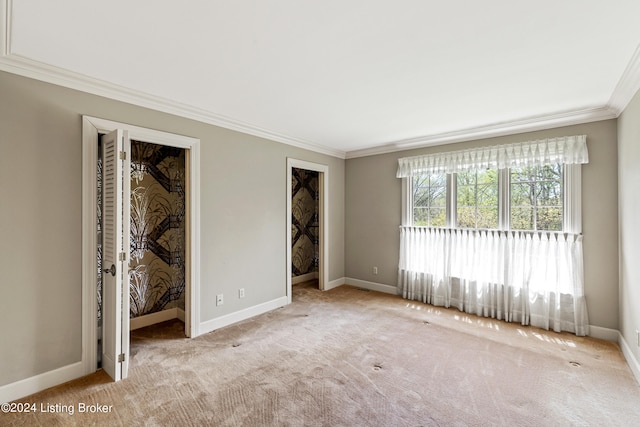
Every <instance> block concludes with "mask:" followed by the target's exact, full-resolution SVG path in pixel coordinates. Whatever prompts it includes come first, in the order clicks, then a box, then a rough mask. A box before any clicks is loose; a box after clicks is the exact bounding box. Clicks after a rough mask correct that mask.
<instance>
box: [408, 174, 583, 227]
mask: <svg viewBox="0 0 640 427" xmlns="http://www.w3.org/2000/svg"><path fill="white" fill-rule="evenodd" d="M562 168H563V170H562V181H563V182H562V186H563V203H562V205H563V206H562V230H561V231H551V230H514V231H519V232H525V233H535V232H542V233H573V234H580V233H582V165H581V164H564V165H562ZM446 175H447V176H446V178H447V196H446V197H447V206H446V208H447V210H446V218H447V221H446V226H445V227H434V226H425V227H434V228H450V229H464V230H475V229H473V228H467V227H457V226H456V224H457V221H456V213H457V200H456V199H457V188H456V183H457V174H456V173H446ZM413 207H414V206H413V177H407V178H402V225H403V226H407V227H413V226H414V225H413ZM417 227H419V226H417ZM488 230H499V231H511V169H509V168H507V169H500V170H498V228H497V229H488Z"/></svg>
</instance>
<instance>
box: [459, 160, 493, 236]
mask: <svg viewBox="0 0 640 427" xmlns="http://www.w3.org/2000/svg"><path fill="white" fill-rule="evenodd" d="M456 187H457V188H456V225H457V226H458V227H459V228H498V171H497V170H495V169H487V170H483V171H473V172H461V173H457V174H456Z"/></svg>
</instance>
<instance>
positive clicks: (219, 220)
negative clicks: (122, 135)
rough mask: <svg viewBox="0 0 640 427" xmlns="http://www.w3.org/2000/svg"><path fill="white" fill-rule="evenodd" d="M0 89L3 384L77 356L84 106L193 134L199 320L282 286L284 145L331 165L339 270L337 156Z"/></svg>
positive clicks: (71, 99) (333, 262)
mask: <svg viewBox="0 0 640 427" xmlns="http://www.w3.org/2000/svg"><path fill="white" fill-rule="evenodd" d="M0 93H1V94H2V95H1V96H0V206H1V207H0V236H1V238H0V271H1V272H2V276H1V277H2V279H1V282H0V290H1V296H0V340H1V341H2V344H1V345H0V361H2V363H1V364H0V386H2V385H6V384H10V383H12V382H15V381H18V380H21V379H25V378H29V377H32V376H35V375H38V374H41V373H44V372H47V371H51V370H53V369H57V368H60V367H63V366H66V365H69V364H71V363H74V362H78V361H80V359H81V335H82V324H81V309H82V304H81V291H82V283H81V281H82V277H81V273H82V265H81V259H82V257H81V255H82V254H81V251H82V241H81V238H82V229H81V227H82V225H81V224H82V217H81V215H82V206H81V201H82V200H81V199H82V182H81V180H82V139H81V138H82V135H81V124H82V119H81V116H82V115H83V114H85V115H90V116H94V117H100V118H104V119H109V120H114V121H118V122H124V123H130V124H134V125H137V126H142V127H147V128H151V129H157V130H161V131H166V132H172V133H177V134H181V135H187V136H191V137H195V138H200V140H201V142H202V144H201V147H202V149H201V155H202V157H201V159H202V161H201V170H202V174H201V188H202V192H201V204H202V205H201V218H202V224H201V225H202V228H201V232H202V234H201V251H202V252H201V254H202V271H201V278H202V283H201V321H207V320H210V319H214V318H217V317H219V316H222V315H225V314H229V313H232V312H236V311H238V310H242V309H245V308H248V307H251V306H255V305H257V304H260V303H264V302H267V301H271V300H273V299H276V298H279V297H283V296H285V292H286V263H285V258H286V236H287V233H289V232H290V230H287V228H286V215H287V213H286V212H285V211H286V194H287V193H286V191H287V186H288V185H290V184H289V183H288V182H287V180H286V173H287V163H286V159H287V157H293V158H297V159H301V160H307V161H311V162H316V163H321V164H325V165H328V166H329V178H330V182H329V191H330V199H329V208H330V212H329V219H328V221H329V224H330V228H329V232H330V247H329V269H330V270H329V280H335V279H338V278H341V277H344V226H345V222H344V208H345V197H344V179H345V176H344V171H345V161H344V160H341V159H338V158H334V157H331V156H326V155H322V154H317V153H313V152H310V151H307V150H303V149H299V148H296V147H291V146H288V145H284V144H280V143H277V142H273V141H268V140H265V139H261V138H257V137H254V136H250V135H246V134H242V133H239V132H234V131H229V130H226V129H222V128H219V127H216V126H211V125H207V124H203V123H200V122H196V121H193V120H188V119H184V118H179V117H175V116H172V115H169V114H164V113H159V112H157V111H152V110H149V109H144V108H140V107H136V106H133V105H129V104H126V103H122V102H117V101H113V100H109V99H105V98H101V97H98V96H94V95H89V94H85V93H81V92H78V91H74V90H70V89H66V88H62V87H58V86H55V85H50V84H46V83H42V82H39V81H35V80H31V79H27V78H24V77H19V76H16V75H12V74H8V73H4V72H0ZM247 267H249V268H247ZM241 287H244V288H245V290H246V298H244V299H242V300H240V299H238V298H237V295H238V294H237V289H238V288H241ZM220 293H223V294H224V295H225V303H224V305H222V306H219V307H216V305H215V295H216V294H220Z"/></svg>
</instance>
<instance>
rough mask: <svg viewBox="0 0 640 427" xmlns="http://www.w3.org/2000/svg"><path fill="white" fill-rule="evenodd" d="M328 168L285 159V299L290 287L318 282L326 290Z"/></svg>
mask: <svg viewBox="0 0 640 427" xmlns="http://www.w3.org/2000/svg"><path fill="white" fill-rule="evenodd" d="M328 183H329V167H328V166H326V165H321V164H318V163H312V162H307V161H304V160H297V159H291V158H289V159H287V273H286V274H287V298H288V300H289V303H291V286H292V284H294V283H299V282H301V281H307V280H314V279H316V278H317V280H318V288H319V289H320V290H325V289H328V286H327V281H328V278H329V263H328V247H329V239H328V236H329V227H328V221H327V218H328V212H329V204H328V200H329V198H328Z"/></svg>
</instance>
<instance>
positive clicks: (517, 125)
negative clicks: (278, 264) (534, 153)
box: [0, 0, 640, 159]
mask: <svg viewBox="0 0 640 427" xmlns="http://www.w3.org/2000/svg"><path fill="white" fill-rule="evenodd" d="M12 6H13V0H0V25H2V28H0V70H2V71H7V72H10V73H13V74H18V75H21V76H25V77H29V78H33V79H36V80H41V81H44V82H47V83H52V84H56V85H59V86H64V87H68V88H70V89H75V90H79V91H82V92H87V93H91V94H94V95H98V96H103V97H106V98H110V99H114V100H118V101H122V102H127V103H130V104H133V105H137V106H140V107H145V108H150V109H153V110H156V111H161V112H165V113H169V114H173V115H176V116H180V117H184V118H188V119H192V120H196V121H199V122H203V123H207V124H211V125H214V126H219V127H222V128H225V129H229V130H234V131H238V132H242V133H245V134H249V135H253V136H256V137H260V138H264V139H267V140H271V141H276V142H280V143H283V144H287V145H290V146H294V147H298V148H302V149H305V150H309V151H313V152H316V153H320V154H325V155H328V156H333V157H337V158H340V159H352V158H357V157H365V156H372V155H377V154H385V153H392V152H397V151H404V150H409V149H414V148H423V147H429V146H433V145H442V144H451V143H455V142H463V141H470V140H475V139H484V138H490V137H496V136H505V135H512V134H518V133H523V132H531V131H536V130H543V129H551V128H557V127H561V126H570V125H575V124H581V123H588V122H594V121H599V120H607V119H613V118H617V117H618V116H619V115H620V114H621V113H622V111H624V109H625V108H626V106H627V105H628V104H629V102H630V101H631V99H632V98H633V96H634V95H635V93H636V92H637V91H638V90H639V89H640V45H639V46H638V47H637V48H636V51H635V53H634V55H633V56H632V58H631V60H630V62H629V64H628V65H627V67H626V69H625V71H624V73H623V74H622V76H621V78H620V80H619V81H618V84H617V85H616V87H615V89H614V91H613V93H612V95H611V97H610V99H609V102H608V103H607V104H606V105H604V106H601V107H596V108H591V109H582V110H574V111H567V112H561V113H555V114H549V115H544V116H535V117H530V118H525V119H520V120H515V121H510V122H500V123H495V124H491V125H486V126H479V127H474V128H469V129H463V130H458V131H453V132H446V133H440V134H434V135H424V136H420V137H416V138H410V139H405V140H399V141H392V142H388V143H386V144H382V145H378V146H374V147H369V148H363V149H358V150H352V151H342V150H338V149H335V148H331V147H327V146H324V145H321V144H318V143H314V142H311V141H306V140H302V139H299V138H295V137H292V136H288V135H284V134H282V133H278V132H273V131H270V130H268V129H264V128H261V127H259V126H256V125H253V124H251V123H246V122H243V121H240V120H237V119H234V118H231V117H226V116H224V115H221V114H216V113H213V112H211V111H207V110H204V109H201V108H197V107H194V106H192V105H187V104H183V103H180V102H176V101H172V100H170V99H166V98H162V97H158V96H154V95H150V94H148V93H144V92H141V91H137V90H134V89H130V88H126V87H123V86H119V85H115V84H112V83H109V82H106V81H103V80H99V79H95V78H92V77H89V76H85V75H82V74H80V73H75V72H72V71H69V70H66V69H62V68H59V67H55V66H52V65H49V64H46V63H43V62H39V61H35V60H32V59H29V58H26V57H22V56H20V55H16V54H14V53H12V50H11V20H12Z"/></svg>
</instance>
